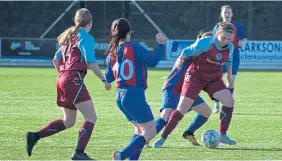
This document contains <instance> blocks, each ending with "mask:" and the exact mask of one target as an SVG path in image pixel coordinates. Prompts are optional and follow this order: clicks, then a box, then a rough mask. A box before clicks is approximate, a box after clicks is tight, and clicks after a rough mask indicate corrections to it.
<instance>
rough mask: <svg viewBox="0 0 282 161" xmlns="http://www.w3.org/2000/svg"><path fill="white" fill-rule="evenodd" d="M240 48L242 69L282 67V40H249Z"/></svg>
mask: <svg viewBox="0 0 282 161" xmlns="http://www.w3.org/2000/svg"><path fill="white" fill-rule="evenodd" d="M239 50H240V60H241V64H240V68H241V69H282V41H248V43H247V44H246V45H245V46H244V47H243V48H240V49H239Z"/></svg>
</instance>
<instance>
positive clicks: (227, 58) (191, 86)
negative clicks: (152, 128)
mask: <svg viewBox="0 0 282 161" xmlns="http://www.w3.org/2000/svg"><path fill="white" fill-rule="evenodd" d="M234 30H235V29H234V26H233V24H231V23H228V22H221V23H220V24H219V27H218V29H217V32H216V34H215V35H214V36H213V37H205V38H201V39H200V40H197V41H196V42H195V43H194V44H192V45H191V46H189V47H187V48H185V49H184V50H183V51H182V54H181V59H188V60H189V59H192V64H191V65H190V66H189V67H188V70H187V72H186V75H185V78H184V83H183V86H182V92H181V97H180V101H179V103H178V106H177V109H176V110H174V111H173V112H172V113H171V115H170V117H169V120H168V123H167V126H166V128H165V130H167V131H168V134H170V133H171V132H172V131H173V129H174V128H175V127H176V125H177V124H178V122H179V121H180V120H181V119H182V118H183V116H184V114H185V113H186V112H187V111H188V110H189V109H190V108H191V106H192V104H193V103H194V100H196V98H197V97H198V95H199V93H200V91H201V90H204V91H206V92H207V93H208V94H209V96H210V98H211V99H218V100H220V101H221V102H222V103H223V107H222V113H221V115H220V128H219V133H220V142H221V143H224V144H229V145H235V144H236V142H235V141H234V140H232V139H231V138H229V137H228V136H227V135H226V131H227V130H228V128H229V124H230V121H231V117H232V112H233V106H234V99H233V96H232V94H231V93H230V91H229V90H228V89H227V88H226V86H225V84H224V82H223V80H222V72H221V70H222V65H224V64H226V65H227V66H228V69H227V71H228V81H229V83H231V84H232V83H233V77H232V53H233V48H234V47H233V44H232V43H231V41H232V40H233V36H234Z"/></svg>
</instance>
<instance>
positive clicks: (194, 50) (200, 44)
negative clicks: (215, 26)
mask: <svg viewBox="0 0 282 161" xmlns="http://www.w3.org/2000/svg"><path fill="white" fill-rule="evenodd" d="M212 40H213V39H212V37H204V38H201V39H199V40H197V41H196V42H195V43H194V44H192V45H190V46H189V47H187V48H185V49H183V50H182V52H181V55H183V56H185V57H186V58H188V59H189V58H190V57H191V56H198V55H200V54H201V53H203V52H205V51H208V49H209V48H210V46H211V44H212Z"/></svg>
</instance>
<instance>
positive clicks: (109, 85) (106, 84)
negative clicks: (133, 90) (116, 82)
mask: <svg viewBox="0 0 282 161" xmlns="http://www.w3.org/2000/svg"><path fill="white" fill-rule="evenodd" d="M104 84H105V88H106V90H108V91H109V90H111V88H112V85H111V83H107V82H104Z"/></svg>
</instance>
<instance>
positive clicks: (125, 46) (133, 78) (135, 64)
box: [105, 42, 164, 89]
mask: <svg viewBox="0 0 282 161" xmlns="http://www.w3.org/2000/svg"><path fill="white" fill-rule="evenodd" d="M163 52H164V45H163V44H158V47H157V48H156V50H155V52H154V54H152V55H151V54H150V53H149V52H148V50H146V49H145V48H144V47H143V46H141V45H140V44H139V43H135V42H123V43H120V44H119V45H118V47H117V48H116V50H115V51H114V52H111V53H109V56H108V57H107V69H106V73H105V76H106V80H107V82H109V83H110V82H113V81H114V80H115V81H116V86H117V87H118V88H124V87H142V88H145V89H146V88H147V67H151V68H153V67H155V66H156V65H157V64H158V63H159V61H160V60H161V57H162V55H163Z"/></svg>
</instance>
